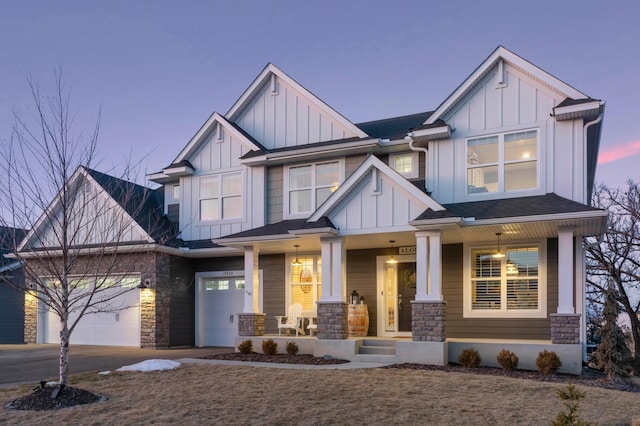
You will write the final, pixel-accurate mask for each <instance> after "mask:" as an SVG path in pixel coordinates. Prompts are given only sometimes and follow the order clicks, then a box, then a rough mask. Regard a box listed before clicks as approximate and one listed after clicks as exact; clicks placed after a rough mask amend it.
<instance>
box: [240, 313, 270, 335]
mask: <svg viewBox="0 0 640 426" xmlns="http://www.w3.org/2000/svg"><path fill="white" fill-rule="evenodd" d="M266 317H267V314H244V313H243V314H238V336H264V319H265V318H266Z"/></svg>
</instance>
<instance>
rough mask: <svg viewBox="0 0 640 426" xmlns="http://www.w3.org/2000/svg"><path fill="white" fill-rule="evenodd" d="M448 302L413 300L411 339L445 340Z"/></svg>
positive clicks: (426, 340)
mask: <svg viewBox="0 0 640 426" xmlns="http://www.w3.org/2000/svg"><path fill="white" fill-rule="evenodd" d="M446 308H447V304H446V302H442V301H433V302H431V301H416V300H412V301H411V339H412V340H414V341H419V342H444V341H445V339H446V336H445V315H446Z"/></svg>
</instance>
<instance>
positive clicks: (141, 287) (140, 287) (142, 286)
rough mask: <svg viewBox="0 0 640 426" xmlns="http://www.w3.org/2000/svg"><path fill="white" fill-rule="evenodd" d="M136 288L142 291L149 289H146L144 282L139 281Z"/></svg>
mask: <svg viewBox="0 0 640 426" xmlns="http://www.w3.org/2000/svg"><path fill="white" fill-rule="evenodd" d="M136 288H139V289H143V288H149V287H147V285H146V284H145V282H144V281H140V284H138V285H137V286H136Z"/></svg>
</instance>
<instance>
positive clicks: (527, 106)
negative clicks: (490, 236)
mask: <svg viewBox="0 0 640 426" xmlns="http://www.w3.org/2000/svg"><path fill="white" fill-rule="evenodd" d="M505 74H506V85H500V84H499V83H498V75H497V66H496V67H494V68H493V69H492V70H491V72H489V73H488V74H487V75H486V76H485V77H484V78H483V79H482V80H481V81H480V82H478V84H477V85H476V87H475V88H474V89H473V90H471V91H470V92H469V93H468V94H467V95H466V96H465V98H464V99H463V100H462V101H461V102H460V103H459V104H458V105H457V106H456V107H455V108H454V109H452V110H451V111H449V112H447V114H445V116H443V117H442V118H443V119H444V120H445V121H446V122H447V124H449V125H450V126H451V127H452V128H453V129H455V130H454V132H453V133H452V138H450V139H444V140H441V141H435V142H433V143H430V144H429V158H428V160H427V163H428V164H427V167H426V168H427V181H428V186H429V187H428V189H429V191H432V194H433V197H434V198H435V199H437V200H438V201H439V202H440V203H455V202H463V201H473V200H479V199H486V198H487V197H493V198H496V197H505V196H515V195H534V194H544V193H548V192H555V193H556V194H558V195H560V196H563V197H566V198H569V199H573V200H576V201H578V202H582V203H586V201H588V200H585V199H584V198H585V197H586V194H584V192H585V191H584V189H583V188H584V187H585V182H584V178H583V169H584V167H585V166H586V165H585V164H583V161H582V158H583V149H584V148H583V146H582V145H583V142H582V134H583V130H582V120H567V121H556V120H555V118H554V117H551V116H550V114H551V113H552V112H553V107H555V106H556V105H557V104H559V103H560V102H562V101H563V100H564V95H563V94H561V93H559V92H557V91H555V90H553V89H551V88H550V87H549V86H547V85H543V84H542V83H540V82H539V81H536V80H534V79H533V78H531V77H530V76H528V75H525V74H524V73H522V72H521V71H520V70H518V69H515V68H514V67H512V66H510V65H508V64H505ZM526 129H537V130H538V139H539V142H538V157H537V160H538V182H539V186H538V188H536V189H533V190H529V191H521V192H519V193H518V194H515V193H514V194H504V193H503V194H486V196H485V195H475V196H468V195H467V193H466V191H467V170H466V167H467V164H466V140H467V138H470V137H476V136H487V135H494V134H500V133H504V132H514V131H519V130H526ZM560 159H562V161H560ZM482 197H484V198H482Z"/></svg>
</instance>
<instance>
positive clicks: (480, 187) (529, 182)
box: [467, 130, 538, 195]
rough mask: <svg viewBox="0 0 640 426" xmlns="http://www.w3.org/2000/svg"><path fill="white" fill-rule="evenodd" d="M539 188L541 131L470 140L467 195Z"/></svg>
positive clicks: (468, 142)
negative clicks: (539, 132) (539, 138)
mask: <svg viewBox="0 0 640 426" xmlns="http://www.w3.org/2000/svg"><path fill="white" fill-rule="evenodd" d="M537 187H538V131H537V130H526V131H522V132H513V133H503V134H499V135H491V136H483V137H479V138H473V139H467V194H468V195H472V194H482V193H488V192H509V191H522V190H528V189H535V188H537Z"/></svg>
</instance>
